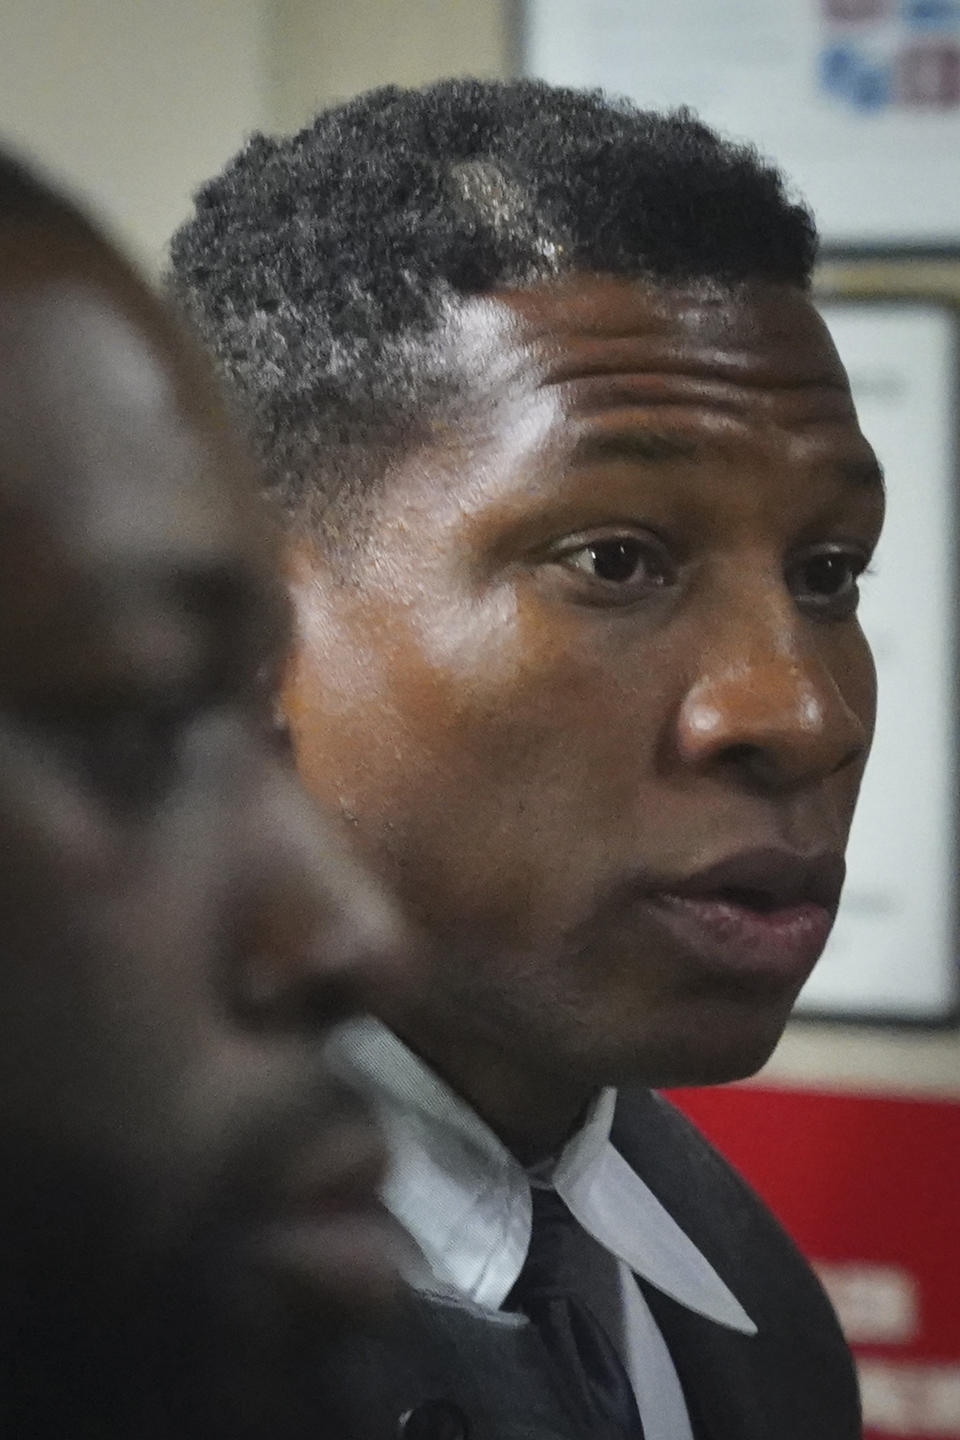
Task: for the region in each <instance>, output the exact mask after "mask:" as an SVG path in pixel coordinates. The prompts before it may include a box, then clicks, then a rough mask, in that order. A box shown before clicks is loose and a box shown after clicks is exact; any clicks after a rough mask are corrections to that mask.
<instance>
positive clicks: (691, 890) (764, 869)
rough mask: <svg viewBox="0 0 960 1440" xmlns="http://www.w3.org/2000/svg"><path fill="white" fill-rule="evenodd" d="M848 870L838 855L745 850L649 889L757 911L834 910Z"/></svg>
mask: <svg viewBox="0 0 960 1440" xmlns="http://www.w3.org/2000/svg"><path fill="white" fill-rule="evenodd" d="M845 873H846V866H845V864H844V860H843V856H842V855H840V854H838V853H837V852H835V851H821V852H819V853H817V854H813V855H801V854H797V853H796V852H795V851H791V850H777V849H765V850H743V851H741V852H740V853H739V854H737V855H731V856H729V857H728V858H727V859H726V860H720V861H718V862H717V863H716V864H715V865H710V866H708V867H707V868H706V869H703V870H698V871H696V872H695V873H693V874H691V875H688V876H686V877H684V878H682V879H676V880H666V881H663V882H658V883H657V884H656V885H655V886H654V887H651V888H652V890H653V891H654V893H656V894H660V895H678V896H684V897H689V898H697V899H727V900H732V901H735V902H737V901H739V903H741V904H746V905H751V906H754V907H756V908H758V909H761V908H762V909H771V910H773V909H780V908H784V907H786V906H789V905H802V904H814V905H822V906H823V907H824V909H826V910H830V911H835V910H836V908H837V906H838V904H839V902H840V892H841V890H842V888H843V880H844V875H845Z"/></svg>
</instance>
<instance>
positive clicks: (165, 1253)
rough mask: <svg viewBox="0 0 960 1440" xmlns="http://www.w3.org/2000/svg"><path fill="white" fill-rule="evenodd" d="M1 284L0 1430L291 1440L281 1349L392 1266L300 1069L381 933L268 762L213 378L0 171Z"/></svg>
mask: <svg viewBox="0 0 960 1440" xmlns="http://www.w3.org/2000/svg"><path fill="white" fill-rule="evenodd" d="M0 258H2V263H0V846H2V857H3V858H2V864H0V937H2V954H0V1425H2V1430H3V1433H4V1434H5V1435H8V1436H16V1437H30V1440H45V1437H48V1436H73V1437H82V1436H97V1437H100V1440H109V1437H124V1440H126V1437H132V1436H138V1437H143V1440H146V1437H153V1440H164V1437H167V1436H176V1437H177V1440H185V1437H190V1436H198V1437H199V1436H202V1437H203V1440H215V1437H221V1436H222V1437H229V1440H238V1437H241V1436H251V1437H253V1436H255V1437H261V1436H265V1435H269V1436H270V1437H271V1440H276V1437H284V1436H286V1437H292V1436H296V1435H300V1434H309V1435H310V1436H311V1437H314V1436H316V1435H317V1434H324V1433H327V1432H326V1422H329V1418H330V1417H329V1415H328V1413H327V1412H326V1410H325V1409H323V1410H321V1412H320V1413H318V1407H320V1406H321V1405H323V1404H324V1397H323V1396H322V1394H321V1392H319V1391H318V1390H317V1389H316V1388H315V1387H308V1388H307V1389H306V1390H304V1391H301V1390H298V1387H297V1384H296V1383H295V1380H296V1379H297V1377H303V1376H305V1375H307V1374H308V1373H309V1372H308V1370H307V1369H306V1367H304V1366H303V1365H302V1364H300V1363H299V1360H300V1353H301V1347H303V1346H307V1345H309V1352H310V1354H311V1356H312V1355H314V1354H315V1353H316V1350H317V1346H318V1342H319V1340H321V1339H322V1338H323V1336H324V1335H325V1334H326V1332H327V1329H328V1327H329V1325H330V1324H331V1321H332V1320H333V1318H334V1317H342V1315H343V1313H344V1307H345V1306H347V1305H350V1306H352V1305H355V1304H361V1303H363V1304H369V1303H370V1302H372V1301H373V1300H374V1299H376V1298H377V1297H382V1296H383V1295H384V1294H385V1293H386V1292H388V1291H389V1290H390V1288H391V1282H390V1269H391V1254H392V1249H393V1242H392V1240H391V1237H390V1235H389V1234H388V1227H387V1222H386V1220H385V1217H384V1216H383V1215H382V1213H381V1212H380V1211H379V1207H378V1206H377V1203H376V1199H375V1185H376V1180H377V1178H378V1171H379V1169H380V1167H381V1164H382V1160H383V1146H382V1142H381V1140H380V1139H379V1137H378V1135H377V1134H376V1133H375V1131H374V1130H373V1128H372V1125H371V1123H370V1118H369V1116H368V1115H367V1114H365V1113H361V1110H360V1107H359V1106H358V1105H357V1104H356V1103H355V1101H353V1100H352V1097H350V1096H349V1095H346V1094H344V1093H342V1092H341V1089H340V1087H339V1085H336V1084H334V1083H333V1082H332V1080H331V1077H330V1075H329V1073H328V1071H327V1069H326V1067H325V1066H324V1065H323V1063H322V1059H321V1057H320V1055H319V1054H318V1049H317V1043H316V1041H317V1038H318V1037H319V1036H321V1035H322V1034H323V1033H324V1031H325V1030H326V1028H327V1027H328V1026H329V1025H330V1024H332V1023H333V1022H334V1021H335V1020H338V1019H340V1018H341V1017H342V1016H343V1015H344V1014H345V1013H350V1012H352V1011H353V1010H355V1009H356V1008H358V1007H359V1005H360V1004H361V1003H362V1001H363V999H364V997H365V995H366V993H367V987H368V986H375V987H376V988H377V990H378V991H379V990H380V989H381V987H382V985H384V984H386V983H387V981H388V979H389V978H390V976H391V975H392V974H393V973H394V972H398V971H399V970H402V969H403V967H404V965H405V964H406V953H407V940H406V937H405V931H404V928H403V927H402V925H401V923H400V922H399V920H398V919H397V917H396V916H395V915H394V913H393V909H392V906H391V905H390V904H389V902H388V901H387V900H386V899H385V897H384V896H383V895H382V894H381V892H380V890H379V887H378V886H377V885H376V884H375V882H374V881H372V880H371V879H370V878H369V877H368V876H367V875H366V874H365V873H364V872H363V871H362V870H361V869H360V868H359V867H358V866H357V865H356V863H355V862H354V861H352V860H351V859H350V857H349V855H348V854H347V853H345V851H344V848H343V846H342V844H341V843H340V841H339V840H338V838H337V837H336V836H334V835H333V833H332V832H329V831H326V830H325V829H324V828H323V827H322V824H321V820H320V817H319V816H318V815H315V814H314V813H313V812H312V807H311V806H310V804H309V802H308V801H307V800H306V798H305V797H304V796H303V794H302V792H301V791H300V788H299V787H298V785H297V784H296V779H295V776H294V775H292V774H291V773H290V767H289V765H288V763H287V762H286V760H285V757H284V756H282V755H281V754H280V753H278V749H277V745H276V742H275V738H274V736H273V735H272V733H271V724H270V712H269V706H268V704H267V695H266V691H265V688H264V687H265V680H266V677H267V676H268V675H269V674H270V673H274V674H275V673H276V668H277V660H278V657H279V656H280V655H281V654H282V651H283V646H284V643H285V636H286V603H285V598H284V597H283V595H282V591H281V589H280V585H279V581H278V575H277V570H276V563H275V562H276V554H275V544H274V538H273V537H271V535H270V534H269V532H268V531H267V530H266V529H265V528H264V525H263V517H262V513H261V507H260V505H259V502H258V501H257V499H256V495H255V490H254V487H253V484H252V479H251V475H250V472H249V466H248V464H247V462H246V461H245V459H244V457H243V454H242V451H241V450H240V448H239V447H238V446H237V445H236V443H235V441H234V438H233V435H232V432H231V430H230V427H229V426H228V425H227V424H226V422H225V420H224V418H223V415H222V411H221V407H220V404H219V401H218V398H217V396H216V393H215V387H214V385H213V383H212V380H211V377H210V376H209V374H208V372H207V367H206V365H205V364H204V363H202V360H201V357H199V356H198V355H197V354H195V353H194V351H193V349H192V348H191V347H190V346H189V345H188V344H187V343H186V342H185V340H184V338H183V336H182V335H180V334H179V333H178V332H177V330H176V329H175V327H174V326H173V324H172V323H171V320H170V317H169V316H168V315H167V314H166V312H165V310H164V308H163V307H162V306H161V305H160V304H159V302H158V301H157V300H156V299H155V298H154V297H153V296H151V295H150V294H149V293H148V292H147V290H146V288H145V286H144V285H143V284H142V282H141V281H140V280H139V279H138V278H137V277H136V276H135V275H134V274H133V273H132V272H131V271H130V270H129V269H128V267H127V266H126V265H125V264H124V263H123V261H122V260H121V259H120V258H119V257H118V256H117V255H116V253H115V252H114V251H113V250H112V249H111V248H110V246H109V245H108V244H107V243H106V241H105V240H104V239H103V238H102V237H101V236H100V235H99V234H98V233H97V232H96V231H95V229H94V228H93V227H92V226H91V225H90V224H89V223H88V222H87V221H86V220H85V219H84V217H83V216H82V215H80V214H79V213H78V212H77V211H76V210H75V209H74V207H73V206H72V205H71V204H69V203H68V202H67V201H66V200H64V199H62V198H61V197H60V196H58V195H56V194H54V193H53V192H52V191H51V190H49V189H48V188H47V187H45V186H44V185H42V184H41V183H39V182H38V181H37V180H36V179H35V178H34V177H32V176H31V175H29V174H28V173H26V172H25V171H24V170H23V169H22V168H21V167H20V166H19V165H18V164H16V163H14V162H13V161H12V160H9V159H8V158H6V157H4V156H2V155H0ZM391 1228H392V1227H391ZM304 1412H306V1415H307V1417H308V1419H307V1420H305V1421H304V1424H303V1426H302V1427H301V1426H300V1423H299V1421H300V1417H301V1416H302V1415H303V1413H304ZM332 1433H334V1434H336V1436H337V1440H340V1437H341V1436H342V1434H343V1431H342V1429H341V1427H340V1425H339V1423H338V1424H336V1425H335V1426H333V1427H332Z"/></svg>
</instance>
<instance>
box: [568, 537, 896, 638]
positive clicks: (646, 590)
mask: <svg viewBox="0 0 960 1440" xmlns="http://www.w3.org/2000/svg"><path fill="white" fill-rule="evenodd" d="M604 547H607V548H608V549H611V550H612V554H610V555H608V557H607V558H608V560H609V561H610V562H611V564H612V568H613V569H614V570H616V569H617V567H618V565H620V566H622V565H623V564H624V563H627V564H628V563H629V557H628V554H627V553H626V552H627V551H628V549H629V547H632V548H633V561H634V564H633V572H635V571H636V569H637V567H639V566H641V564H642V563H643V560H644V556H645V555H646V558H647V560H648V561H652V562H653V567H652V568H653V572H654V573H653V574H652V575H650V577H649V578H648V579H646V580H645V581H641V582H640V583H637V582H635V581H634V580H633V572H631V573H624V574H623V575H621V576H617V575H615V574H609V575H606V576H604V575H596V574H590V572H589V570H588V567H587V566H586V565H583V564H579V563H577V562H578V561H579V560H581V559H582V558H583V557H586V556H588V555H590V554H591V553H592V554H593V559H594V563H596V561H597V558H598V557H597V553H596V552H598V551H599V550H601V549H602V548H604ZM617 547H619V554H618V553H617ZM554 559H555V562H556V563H557V564H559V565H562V566H564V567H565V568H566V569H567V571H568V572H571V573H573V572H577V573H578V574H579V575H580V576H583V577H584V578H583V581H582V583H583V585H584V596H585V598H587V588H588V587H589V590H590V591H592V592H593V593H592V597H591V598H593V600H594V601H595V603H605V604H620V605H626V604H631V603H635V602H637V601H642V600H643V599H644V598H648V597H650V596H652V595H654V594H656V593H658V592H662V591H663V590H665V589H666V588H668V586H669V585H671V584H673V583H675V581H676V578H677V574H678V570H679V566H678V564H677V562H676V560H675V559H674V558H673V556H672V555H671V552H670V549H669V547H668V546H667V545H666V543H665V542H664V541H663V540H661V539H660V538H659V537H658V536H655V535H651V534H647V535H643V536H641V535H637V534H634V533H631V532H629V531H627V530H621V531H613V532H610V533H608V534H602V535H598V536H594V537H591V538H579V537H578V539H577V541H576V543H570V542H568V543H567V544H566V545H565V546H564V548H563V549H562V550H560V551H558V552H557V553H556V554H555V556H554ZM870 559H871V557H870V556H869V555H868V554H867V553H866V551H865V549H864V547H863V546H861V545H859V544H856V543H853V542H844V541H839V540H838V541H834V542H830V543H827V544H824V545H822V546H819V547H812V548H811V549H809V550H807V551H806V552H804V553H802V554H800V555H798V556H795V557H793V558H792V559H791V560H789V561H788V562H787V563H786V564H785V566H784V572H783V573H784V580H785V583H787V584H788V585H790V583H791V578H794V579H795V580H796V579H797V578H798V577H799V576H800V574H801V572H802V570H803V568H804V567H805V566H811V565H813V564H815V563H816V562H817V561H818V560H819V561H822V562H824V564H825V567H826V569H827V571H828V572H829V568H830V562H831V561H835V560H840V561H845V562H846V569H847V578H846V580H843V579H842V577H841V584H840V585H839V586H838V587H837V589H836V591H831V590H829V589H824V590H821V591H820V592H817V591H816V589H815V588H813V587H811V588H810V590H809V591H808V593H807V594H806V595H804V594H803V593H802V587H801V585H800V584H799V583H798V584H797V585H796V588H793V586H791V589H792V592H793V594H794V597H795V600H796V603H797V605H798V607H799V608H801V609H803V610H805V611H807V612H809V613H810V614H811V615H813V616H816V617H817V618H820V619H847V618H849V617H850V616H851V615H853V614H854V613H855V611H856V609H857V605H858V603H859V598H860V592H859V582H860V581H861V580H862V579H863V578H864V576H865V575H869V574H872V573H875V572H874V571H873V569H872V567H871V564H870ZM618 591H619V592H620V593H619V594H618V593H617V592H618Z"/></svg>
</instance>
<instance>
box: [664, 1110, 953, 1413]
mask: <svg viewBox="0 0 960 1440" xmlns="http://www.w3.org/2000/svg"><path fill="white" fill-rule="evenodd" d="M671 1099H672V1100H673V1101H674V1102H675V1103H676V1104H678V1105H679V1106H680V1107H681V1108H682V1109H683V1110H685V1111H686V1113H687V1114H688V1115H689V1116H690V1117H691V1119H693V1120H694V1121H695V1122H696V1123H697V1124H698V1125H699V1126H700V1128H701V1129H702V1130H703V1131H704V1133H705V1134H706V1135H707V1136H709V1138H710V1139H711V1140H712V1141H713V1143H714V1144H715V1145H716V1146H717V1148H718V1149H719V1150H720V1151H722V1152H723V1154H724V1155H726V1156H727V1157H728V1159H730V1160H731V1161H732V1162H733V1164H734V1165H736V1167H737V1168H738V1169H739V1170H740V1171H741V1172H742V1173H743V1174H744V1175H745V1176H746V1177H747V1179H748V1180H749V1181H750V1182H751V1184H752V1185H753V1186H754V1187H755V1188H756V1189H757V1190H758V1191H759V1192H760V1194H761V1195H763V1196H764V1198H765V1199H766V1200H767V1201H768V1203H769V1204H770V1205H771V1207H772V1209H773V1210H774V1212H775V1213H776V1214H777V1215H778V1216H779V1217H780V1219H781V1221H782V1222H783V1224H784V1225H785V1226H786V1228H787V1229H788V1230H789V1231H790V1233H791V1234H792V1235H793V1237H794V1239H795V1240H796V1241H797V1244H798V1245H799V1246H800V1248H801V1250H803V1251H804V1253H805V1254H806V1255H808V1256H809V1258H810V1259H811V1260H812V1261H813V1263H814V1265H815V1266H816V1268H817V1270H818V1271H819V1273H820V1275H821V1278H822V1279H823V1281H824V1283H825V1285H826V1287H827V1289H828V1291H829V1292H830V1294H831V1297H832V1299H833V1301H834V1304H835V1306H836V1308H837V1313H838V1314H839V1316H840V1320H841V1323H842V1324H843V1326H844V1329H845V1331H846V1334H847V1338H848V1339H849V1340H850V1343H851V1345H852V1347H853V1350H854V1353H855V1354H856V1357H857V1365H858V1369H859V1372H860V1379H861V1387H862V1391H863V1404H864V1420H865V1424H866V1434H867V1435H868V1436H870V1437H876V1440H880V1437H883V1440H927V1437H933V1436H935V1437H938V1440H960V1101H950V1100H943V1101H940V1100H934V1099H910V1100H907V1099H894V1098H890V1097H886V1096H874V1095H846V1094H834V1093H830V1092H822V1091H816V1090H792V1089H772V1088H766V1087H761V1086H757V1085H731V1086H723V1087H719V1088H711V1089H708V1090H681V1091H675V1092H673V1093H672V1094H671Z"/></svg>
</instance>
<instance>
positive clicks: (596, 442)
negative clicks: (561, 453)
mask: <svg viewBox="0 0 960 1440" xmlns="http://www.w3.org/2000/svg"><path fill="white" fill-rule="evenodd" d="M699 451H700V446H699V445H698V444H697V442H696V441H695V440H693V439H692V438H691V437H690V436H688V435H682V434H677V433H671V432H670V431H664V430H659V431H655V430H648V429H646V428H643V429H639V430H638V429H636V428H631V429H610V428H604V429H590V430H587V431H585V432H584V433H583V434H581V435H580V436H578V438H577V440H576V441H575V442H574V445H573V448H572V450H571V452H570V460H571V462H572V463H573V464H574V465H590V464H593V463H599V464H603V463H604V462H606V461H613V462H616V461H618V460H622V461H626V462H630V461H639V462H640V463H641V464H649V463H653V464H657V463H662V462H669V461H671V460H687V459H692V458H694V457H695V456H696V455H697V454H698V453H699Z"/></svg>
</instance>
